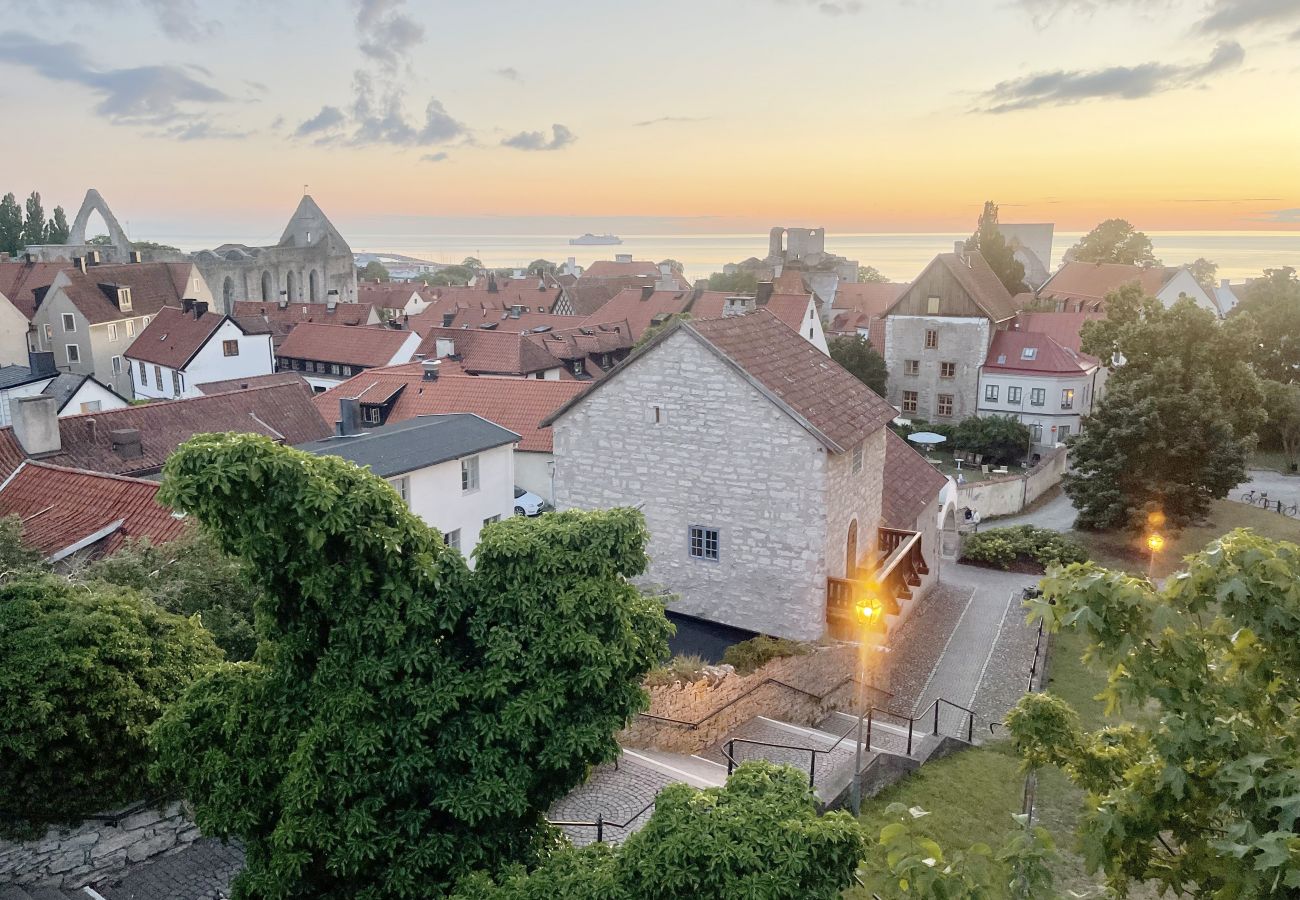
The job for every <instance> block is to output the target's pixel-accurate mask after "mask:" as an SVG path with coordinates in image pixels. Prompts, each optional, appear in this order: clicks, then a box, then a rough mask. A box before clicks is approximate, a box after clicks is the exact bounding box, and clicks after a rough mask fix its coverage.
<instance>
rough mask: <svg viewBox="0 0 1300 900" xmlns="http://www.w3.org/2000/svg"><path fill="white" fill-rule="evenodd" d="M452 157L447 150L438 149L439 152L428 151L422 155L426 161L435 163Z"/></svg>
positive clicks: (422, 158)
mask: <svg viewBox="0 0 1300 900" xmlns="http://www.w3.org/2000/svg"><path fill="white" fill-rule="evenodd" d="M450 158H451V157H449V156H448V155H447V154H446V153H445V152H443V151H441V150H440V151H438V152H437V153H426V154H424V156H421V157H420V159H421V160H422V161H424V162H433V163H438V162H445V161H447V160H448V159H450Z"/></svg>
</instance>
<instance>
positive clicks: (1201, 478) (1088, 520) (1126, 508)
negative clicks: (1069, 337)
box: [1065, 284, 1264, 528]
mask: <svg viewBox="0 0 1300 900" xmlns="http://www.w3.org/2000/svg"><path fill="white" fill-rule="evenodd" d="M1082 343H1083V351H1084V352H1085V353H1089V354H1091V355H1093V356H1096V357H1098V358H1100V359H1101V360H1102V362H1103V363H1104V364H1106V365H1108V366H1111V367H1112V369H1113V373H1112V374H1111V377H1110V379H1109V381H1108V382H1107V386H1106V395H1105V397H1103V398H1102V400H1101V402H1100V403H1099V404H1098V405H1097V407H1096V409H1095V411H1094V412H1093V414H1092V415H1091V416H1089V417H1088V419H1087V421H1086V422H1085V423H1084V430H1083V433H1082V434H1080V435H1079V436H1078V437H1076V438H1074V439H1073V440H1072V441H1071V445H1070V448H1071V449H1070V455H1071V464H1072V469H1073V471H1071V472H1070V473H1067V475H1066V476H1065V491H1066V493H1067V494H1068V495H1069V496H1070V499H1071V500H1072V501H1073V502H1074V505H1075V508H1076V509H1078V511H1079V518H1078V522H1079V524H1080V525H1081V526H1083V527H1085V528H1117V527H1124V526H1137V525H1139V524H1141V522H1143V521H1144V520H1145V516H1146V514H1147V512H1148V511H1149V509H1150V508H1151V507H1153V506H1158V507H1160V508H1161V509H1162V510H1163V512H1164V513H1165V514H1166V515H1167V516H1168V517H1169V519H1170V521H1171V523H1172V524H1174V525H1175V526H1177V525H1184V524H1187V523H1188V522H1191V521H1194V520H1196V519H1198V518H1200V517H1201V516H1203V515H1204V514H1205V513H1206V511H1208V509H1209V506H1210V503H1211V501H1212V500H1214V499H1216V498H1222V497H1226V496H1227V494H1228V492H1229V491H1230V490H1232V488H1234V487H1235V486H1236V485H1237V484H1239V483H1240V482H1241V481H1243V480H1244V479H1245V464H1246V453H1247V450H1248V449H1249V447H1250V444H1251V442H1252V441H1253V436H1254V434H1255V433H1256V431H1257V430H1258V428H1259V427H1260V425H1261V424H1262V423H1263V421H1264V411H1263V397H1262V393H1261V391H1260V387H1259V381H1258V379H1256V378H1255V376H1254V374H1253V373H1252V372H1251V369H1250V365H1249V363H1248V362H1247V358H1248V356H1249V347H1248V345H1247V335H1246V334H1245V333H1244V332H1243V331H1242V330H1241V329H1237V328H1230V327H1223V326H1221V325H1220V323H1219V321H1218V320H1217V318H1216V317H1215V316H1214V314H1213V313H1211V312H1209V311H1207V310H1204V309H1200V308H1198V307H1197V306H1196V304H1195V303H1194V302H1193V301H1191V300H1189V299H1186V298H1184V299H1180V300H1179V301H1178V302H1176V303H1175V304H1174V305H1173V306H1171V307H1169V308H1167V309H1166V308H1165V307H1164V306H1162V305H1161V304H1160V302H1159V301H1157V300H1155V299H1153V298H1150V297H1144V296H1143V295H1142V291H1141V289H1140V288H1139V287H1138V286H1137V285H1136V284H1134V285H1128V286H1126V287H1124V288H1122V289H1120V290H1119V291H1117V292H1114V293H1112V294H1110V295H1109V296H1108V297H1107V318H1106V319H1104V320H1101V321H1097V322H1089V323H1086V324H1085V325H1084V327H1083V341H1082Z"/></svg>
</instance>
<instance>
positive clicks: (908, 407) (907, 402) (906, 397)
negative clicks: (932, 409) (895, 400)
mask: <svg viewBox="0 0 1300 900" xmlns="http://www.w3.org/2000/svg"><path fill="white" fill-rule="evenodd" d="M903 412H905V413H906V412H916V391H903Z"/></svg>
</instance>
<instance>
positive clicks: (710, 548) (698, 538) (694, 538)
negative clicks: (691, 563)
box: [690, 525, 719, 562]
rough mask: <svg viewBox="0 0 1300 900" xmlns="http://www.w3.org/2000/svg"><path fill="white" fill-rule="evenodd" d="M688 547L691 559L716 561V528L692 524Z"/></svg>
mask: <svg viewBox="0 0 1300 900" xmlns="http://www.w3.org/2000/svg"><path fill="white" fill-rule="evenodd" d="M690 549H691V558H692V559H703V560H707V561H709V562H717V561H718V556H719V554H718V529H716V528H705V527H704V526H702V525H692V526H691V530H690Z"/></svg>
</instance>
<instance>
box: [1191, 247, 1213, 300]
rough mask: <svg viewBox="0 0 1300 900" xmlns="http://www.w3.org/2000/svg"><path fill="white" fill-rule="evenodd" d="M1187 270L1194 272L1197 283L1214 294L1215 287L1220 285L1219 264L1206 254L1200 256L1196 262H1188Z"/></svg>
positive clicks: (1193, 275) (1211, 294)
mask: <svg viewBox="0 0 1300 900" xmlns="http://www.w3.org/2000/svg"><path fill="white" fill-rule="evenodd" d="M1187 271H1189V272H1191V273H1192V277H1193V278H1195V279H1196V283H1197V284H1199V285H1200V286H1201V287H1203V288H1205V290H1207V291H1209V292H1210V296H1211V297H1213V296H1214V289H1215V288H1217V287H1218V286H1219V264H1218V263H1216V262H1213V261H1212V260H1208V259H1206V258H1205V257H1204V256H1201V257H1198V258H1197V260H1196V262H1194V263H1188V264H1187Z"/></svg>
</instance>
